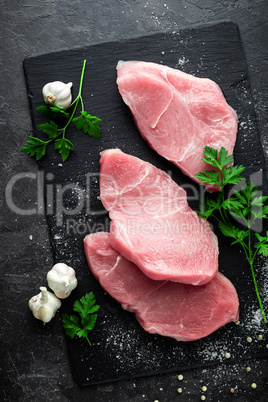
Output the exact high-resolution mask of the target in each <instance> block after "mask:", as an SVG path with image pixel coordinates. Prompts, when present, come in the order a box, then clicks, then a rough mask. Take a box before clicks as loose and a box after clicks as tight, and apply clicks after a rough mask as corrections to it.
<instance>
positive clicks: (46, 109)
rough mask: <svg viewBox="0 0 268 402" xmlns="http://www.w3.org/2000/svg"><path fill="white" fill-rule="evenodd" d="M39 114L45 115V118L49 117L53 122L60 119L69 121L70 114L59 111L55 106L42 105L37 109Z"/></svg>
mask: <svg viewBox="0 0 268 402" xmlns="http://www.w3.org/2000/svg"><path fill="white" fill-rule="evenodd" d="M36 109H37V110H39V112H41V113H43V115H44V116H46V117H48V118H49V119H51V120H54V119H58V118H65V119H69V113H67V112H66V111H65V110H63V109H59V108H57V107H54V106H48V105H41V106H38V107H37V108H36Z"/></svg>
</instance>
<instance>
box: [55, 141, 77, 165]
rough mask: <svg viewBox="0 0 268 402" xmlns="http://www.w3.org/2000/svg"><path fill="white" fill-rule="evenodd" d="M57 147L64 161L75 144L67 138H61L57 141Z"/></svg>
mask: <svg viewBox="0 0 268 402" xmlns="http://www.w3.org/2000/svg"><path fill="white" fill-rule="evenodd" d="M55 149H57V150H58V151H59V153H60V154H61V157H62V160H63V162H65V161H66V159H67V158H68V156H69V154H70V152H71V150H73V149H74V146H73V144H72V143H71V141H69V140H67V138H59V139H57V140H56V141H55Z"/></svg>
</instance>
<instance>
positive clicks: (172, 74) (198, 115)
mask: <svg viewBox="0 0 268 402" xmlns="http://www.w3.org/2000/svg"><path fill="white" fill-rule="evenodd" d="M117 84H118V89H119V92H120V94H121V96H122V98H123V100H124V102H125V103H126V104H127V106H128V107H129V108H130V110H131V112H132V114H133V117H134V119H135V122H136V124H137V127H138V129H139V131H140V133H141V135H142V136H143V138H144V139H145V140H146V141H147V142H148V143H149V145H150V146H151V147H152V148H153V149H154V150H155V151H156V152H158V153H159V154H160V155H162V156H164V157H165V158H166V159H168V160H169V161H171V162H173V163H174V164H175V165H177V166H178V167H179V168H180V169H181V170H182V171H183V172H184V173H185V174H186V175H188V176H189V177H191V179H193V180H195V181H197V182H198V180H197V179H196V178H195V177H194V175H195V174H196V173H199V172H203V171H204V170H205V169H209V170H211V166H209V165H207V164H206V163H205V162H203V161H202V160H201V157H202V156H203V150H204V148H205V146H210V147H213V148H216V149H218V150H220V148H221V147H225V148H226V149H227V150H228V151H229V153H233V148H234V145H235V141H236V133H237V115H236V113H235V111H234V110H233V109H232V108H231V106H229V105H228V104H227V102H226V100H225V98H224V96H223V93H222V91H221V89H220V88H219V86H218V85H217V84H216V83H215V82H213V81H211V80H210V79H207V78H197V77H194V76H193V75H190V74H186V73H184V72H182V71H179V70H176V69H173V68H170V67H167V66H163V65H159V64H155V63H148V62H142V61H127V62H122V61H120V62H119V63H118V65H117ZM206 187H207V189H208V191H216V190H219V188H218V187H216V186H211V185H207V186H206Z"/></svg>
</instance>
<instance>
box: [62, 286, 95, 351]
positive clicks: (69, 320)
mask: <svg viewBox="0 0 268 402" xmlns="http://www.w3.org/2000/svg"><path fill="white" fill-rule="evenodd" d="M99 308H100V306H99V305H97V304H96V300H95V296H94V293H93V292H89V293H87V294H86V295H85V296H83V297H82V298H81V299H80V300H76V301H75V302H74V305H73V310H74V311H76V312H77V313H78V314H79V316H77V315H68V314H62V325H63V327H64V329H65V332H66V335H68V336H69V337H70V338H72V339H73V338H74V337H75V336H76V335H77V336H78V337H79V338H86V340H87V341H88V343H89V345H90V346H92V345H91V342H90V340H89V338H88V331H91V330H92V329H93V328H94V326H95V322H96V320H97V314H94V313H96V312H97V311H98V310H99Z"/></svg>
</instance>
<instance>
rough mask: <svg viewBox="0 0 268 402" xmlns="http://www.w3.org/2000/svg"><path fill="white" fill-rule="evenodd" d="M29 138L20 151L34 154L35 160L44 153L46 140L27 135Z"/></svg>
mask: <svg viewBox="0 0 268 402" xmlns="http://www.w3.org/2000/svg"><path fill="white" fill-rule="evenodd" d="M29 138H30V139H29V140H28V141H26V144H25V145H24V147H23V148H22V149H21V152H24V153H25V154H28V155H30V156H35V157H36V160H39V159H41V158H42V157H43V156H44V155H45V153H46V146H47V142H46V141H43V140H40V139H39V138H36V137H31V136H29Z"/></svg>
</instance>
